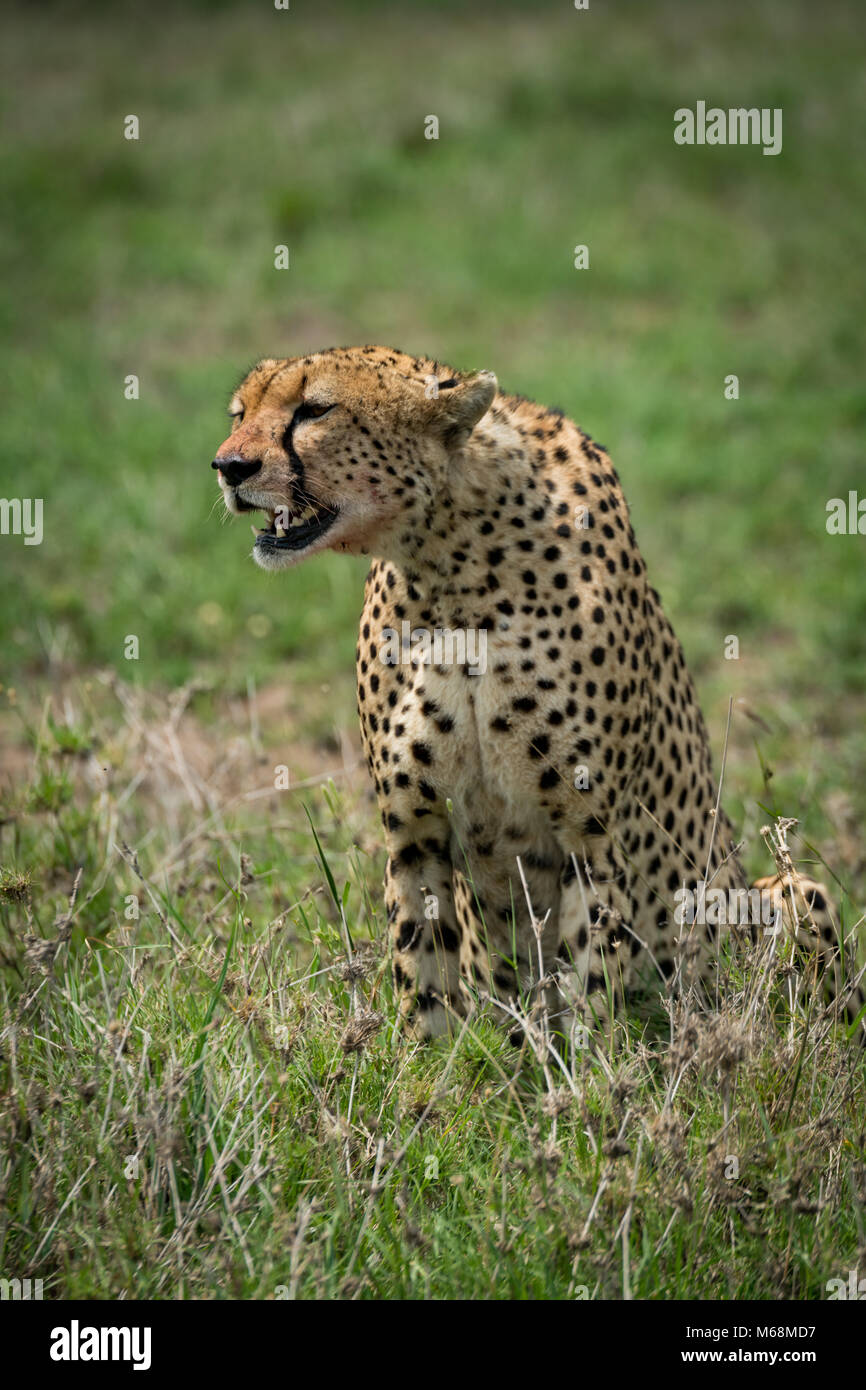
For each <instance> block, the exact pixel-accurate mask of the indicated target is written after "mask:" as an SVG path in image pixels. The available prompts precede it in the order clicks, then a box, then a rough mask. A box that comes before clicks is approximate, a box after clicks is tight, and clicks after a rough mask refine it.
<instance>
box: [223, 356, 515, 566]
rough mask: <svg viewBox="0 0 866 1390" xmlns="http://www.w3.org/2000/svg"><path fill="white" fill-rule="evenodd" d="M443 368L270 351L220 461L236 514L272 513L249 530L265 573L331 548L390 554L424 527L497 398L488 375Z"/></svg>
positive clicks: (247, 386)
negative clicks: (453, 466) (461, 451)
mask: <svg viewBox="0 0 866 1390" xmlns="http://www.w3.org/2000/svg"><path fill="white" fill-rule="evenodd" d="M435 367H436V364H435V363H429V362H425V361H418V360H416V359H414V358H410V357H406V356H404V354H402V353H395V352H391V351H390V349H384V348H346V349H334V350H331V351H329V352H323V353H318V354H316V355H314V356H312V357H304V358H289V359H284V360H276V359H272V358H268V359H266V360H265V361H263V362H260V363H259V364H258V365H257V366H256V367H254V368H253V370H252V371H251V372H250V373H249V374H248V375H247V377H246V378H245V379H244V381H242V382H241V384H240V386H239V387H238V389H237V390H236V391H235V393H234V395H233V396H232V399H231V403H230V405H229V414H230V416H231V417H232V428H231V433H230V434H229V436H228V438H227V439H225V440H224V441H223V443H222V444H221V445H220V447H219V449H218V450H217V455H216V458H215V459H214V461H213V465H212V466H213V467H214V468H215V469H217V470H218V480H219V485H220V488H221V490H222V495H223V500H224V501H225V505H226V507H227V509H228V510H229V511H230V512H232V513H234V514H239V513H241V512H254V511H261V512H264V513H265V515H266V518H267V525H265V526H264V527H256V526H254V527H253V533H254V535H255V544H254V546H253V559H254V560H255V561H256V563H257V564H258V565H260V566H261V568H262V569H267V570H278V569H288V568H289V567H290V566H292V565H295V564H297V563H298V562H299V561H300V560H303V559H306V558H307V557H308V556H310V555H314V554H315V553H316V552H317V551H319V550H324V549H333V550H342V551H348V552H350V553H353V554H366V553H369V552H375V553H376V554H385V553H388V550H389V544H390V543H391V542H395V541H396V537H397V536H399V535H400V534H407V533H411V532H412V530H413V529H414V528H415V527H416V526H418V525H423V522H424V517H425V516H426V515H427V514H429V512H430V510H431V508H432V506H433V503H434V499H435V496H436V493H437V491H438V489H439V487H440V486H441V485H442V483H443V481H444V479H445V477H446V475H447V469H448V466H449V461H450V460H451V459H452V456H453V454H454V452H455V450H457V449H458V448H459V447H460V446H461V445H462V443H463V442H464V441H465V439H466V437H467V436H468V434H469V432H470V430H471V429H472V426H473V425H474V424H475V422H476V421H477V420H478V419H479V418H480V417H481V415H483V414H484V413H485V411H486V410H487V409H488V407H489V405H490V403H491V401H492V400H493V397H494V395H495V393H496V378H495V377H494V376H493V375H492V373H489V372H484V373H480V374H478V375H477V376H470V377H459V376H454V375H450V374H448V375H446V376H443V377H442V381H441V383H440V381H439V378H438V377H437V376H436V375H435V372H433V369H434V368H435ZM439 370H440V371H441V370H442V369H439ZM431 373H433V374H432V376H431ZM431 380H432V381H434V382H435V383H436V385H435V387H433V388H432V390H431V386H430V383H431Z"/></svg>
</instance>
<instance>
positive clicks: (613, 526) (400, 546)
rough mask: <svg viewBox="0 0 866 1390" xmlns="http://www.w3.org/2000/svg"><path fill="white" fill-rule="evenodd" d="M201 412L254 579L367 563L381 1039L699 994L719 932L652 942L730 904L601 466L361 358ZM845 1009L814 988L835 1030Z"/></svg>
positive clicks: (826, 963)
mask: <svg viewBox="0 0 866 1390" xmlns="http://www.w3.org/2000/svg"><path fill="white" fill-rule="evenodd" d="M229 413H230V415H231V416H232V427H231V432H230V434H229V435H228V438H227V439H226V440H225V441H224V443H223V444H221V445H220V448H219V450H218V452H217V455H216V458H215V459H214V464H213V466H214V468H216V469H217V470H218V474H219V482H220V487H221V488H222V492H223V497H224V499H225V502H226V506H227V507H228V509H229V510H230V511H231V512H234V513H239V512H246V511H255V510H260V511H263V512H264V513H265V514H266V516H267V520H268V524H267V526H265V527H263V528H260V529H259V528H255V527H254V531H255V535H256V539H255V546H254V550H253V556H254V559H255V560H256V562H257V563H258V564H259V565H261V566H262V567H263V568H266V569H282V568H287V567H288V566H291V565H293V564H296V563H298V562H299V561H300V560H301V559H304V558H306V557H308V556H310V555H313V554H315V553H317V552H318V551H319V550H322V549H326V548H331V549H334V550H340V551H346V552H349V553H353V554H371V555H373V556H376V557H378V558H376V559H374V560H373V563H372V567H371V569H370V572H369V575H368V577H367V585H366V598H365V605H364V611H363V614H362V617H361V628H360V634H359V643H358V650H357V678H358V710H359V714H360V721H361V733H362V740H363V744H364V749H365V753H366V758H367V763H368V766H369V769H370V773H371V775H372V778H373V781H374V783H375V787H376V793H377V796H378V800H379V806H380V810H381V815H382V822H383V826H384V832H385V839H386V844H387V850H388V861H387V866H386V873H385V898H386V907H387V915H388V921H389V930H390V934H391V941H392V948H393V971H394V980H395V983H396V987H397V990H398V993H399V995H400V1000H401V1011H402V1013H403V1015H404V1018H405V1020H406V1023H407V1025H408V1026H409V1027H411V1028H412V1029H413V1030H414V1031H415V1032H416V1033H417V1034H419V1035H420V1036H423V1037H429V1036H432V1035H435V1034H437V1033H442V1032H446V1031H448V1030H449V1029H450V1027H451V1026H452V1021H453V1019H454V1018H455V1016H460V1015H465V1013H466V1010H467V1008H469V1007H478V1006H483V1007H487V1008H490V1009H492V1010H494V1011H495V1012H496V1013H497V1014H498V1015H499V1016H501V1018H502V1019H503V1021H504V1022H505V1023H506V1024H509V1025H510V1026H513V1024H514V1022H515V1020H519V1019H520V1017H521V1016H522V1015H521V1013H520V1010H521V1008H524V1007H526V1006H527V1004H528V1006H529V1008H530V1011H531V1010H532V1007H533V1003H532V1001H533V1000H535V1001H537V1000H538V998H539V997H541V998H542V1000H543V1002H544V1003H545V1005H546V1006H547V1007H549V1010H550V1012H551V1014H552V1016H553V1017H554V1019H555V1020H556V1025H555V1026H558V1027H559V1028H560V1029H562V1030H563V1031H565V1032H568V1031H569V1030H571V1029H573V1028H574V1027H577V1026H579V1027H581V1028H584V1027H589V1028H593V1027H596V1026H601V1025H604V1024H605V1022H606V1020H607V1019H608V1018H609V1014H610V1007H611V1005H613V1006H616V1005H617V1004H618V1003H620V1002H621V1001H622V1000H623V999H624V998H625V997H626V996H629V995H630V994H632V993H634V992H635V991H636V990H638V989H641V988H645V987H646V985H647V984H649V985H650V986H653V987H654V988H655V989H656V990H657V991H658V989H659V988H662V989H664V990H673V989H693V990H695V991H696V993H697V994H698V996H700V995H701V994H702V993H704V995H705V996H706V994H707V993H709V992H710V991H708V990H707V989H706V987H707V986H708V985H709V984H710V982H711V978H712V969H713V962H714V960H715V958H716V951H715V949H714V948H715V947H717V946H718V943H719V938H720V934H721V932H722V931H724V930H726V927H725V926H724V924H722V923H721V922H720V921H719V920H718V919H717V920H716V922H715V923H713V922H707V923H702V924H701V925H700V926H698V925H695V924H694V923H686V924H684V923H683V919H682V918H680V919H679V920H677V913H676V910H675V903H676V899H677V894H678V891H679V890H681V889H683V888H687V889H689V890H691V889H693V888H695V887H696V886H700V885H704V887H706V886H707V885H709V884H711V885H712V887H713V889H714V890H722V891H723V892H727V893H730V894H731V895H739V894H741V893H742V892H743V890H744V889H745V888H746V883H745V879H744V876H743V870H742V868H741V865H740V861H739V858H738V855H737V847H736V845H735V843H734V837H733V834H732V831H731V826H730V823H729V821H728V820H727V817H726V816H725V814H724V811H723V810H722V809H721V807H718V808H717V806H716V801H717V786H716V781H715V778H714V776H713V769H712V764H711V757H710V747H709V739H708V737H707V731H706V728H705V726H704V722H703V718H702V715H701V711H700V708H699V706H698V703H697V699H696V696H695V691H694V687H693V685H692V682H691V678H690V676H689V673H688V671H687V669H686V665H685V661H684V658H683V654H682V650H681V648H680V644H679V642H678V641H677V638H676V637H675V635H674V633H673V630H672V628H671V626H670V624H669V622H668V620H667V618H666V616H665V614H664V611H663V609H662V605H661V602H660V599H659V596H658V594H657V593H656V591H655V590H654V589H653V588H652V587H651V586H650V585H649V583H648V582H647V578H646V569H645V565H644V562H643V559H642V557H641V554H640V551H639V549H638V546H637V543H636V541H635V537H634V532H633V530H632V527H631V523H630V520H629V514H628V508H627V505H626V502H625V498H624V496H623V494H622V490H621V488H620V484H619V479H618V478H617V474H616V472H615V470H614V468H613V465H612V464H611V461H610V459H609V457H608V455H607V453H606V451H605V449H604V448H603V446H602V445H600V444H597V443H595V442H594V441H593V440H592V439H591V438H590V437H589V435H587V434H586V433H584V432H583V431H582V430H581V429H579V428H578V427H577V426H576V425H575V424H573V423H572V421H570V420H569V419H567V418H566V417H565V416H564V415H563V414H562V412H561V411H558V410H549V409H546V408H544V407H543V406H539V405H536V404H535V403H533V402H531V401H528V400H525V399H523V398H522V397H519V396H509V395H506V394H504V393H502V392H500V391H499V389H498V384H497V381H496V378H495V376H493V374H492V373H491V372H477V373H469V374H463V373H459V372H456V371H453V370H452V369H451V368H449V367H445V366H442V365H440V364H439V363H437V362H434V361H431V360H429V359H423V358H421V359H419V358H413V357H409V356H407V355H405V354H404V353H401V352H397V351H393V350H391V349H389V348H383V347H363V348H345V349H331V350H328V351H326V352H320V353H315V354H312V355H310V356H307V357H295V358H288V359H276V358H269V359H266V360H265V361H263V362H260V363H259V364H258V366H256V367H255V368H254V369H253V370H252V371H251V372H250V373H249V374H248V375H247V377H246V378H245V379H244V380H243V381H242V383H241V384H240V386H239V387H238V389H237V390H236V391H235V393H234V395H233V397H232V400H231V404H230V408H229ZM466 634H470V635H473V634H474V635H475V637H483V639H484V643H483V645H484V654H485V659H484V661H483V662H482V663H479V662H477V661H476V662H475V663H474V664H471V663H470V662H469V661H467V660H464V659H463V658H462V656H461V652H462V651H463V650H464V647H463V646H461V643H460V641H459V640H458V639H459V638H460V637H461V635H464V636H465V635H466ZM437 636H438V637H440V638H442V639H443V640H441V641H440V642H439V644H438V645H437ZM425 637H426V639H427V640H426V641H423V640H422V639H424V638H425ZM445 637H447V638H448V642H447V643H446V642H445V641H444V638H445ZM473 650H474V651H476V653H477V650H478V643H477V642H476V643H475V644H474V645H473ZM783 878H784V876H782V877H777V878H776V879H773V880H765V881H763V885H762V886H763V888H764V889H765V890H766V891H769V892H771V893H772V894H773V895H774V900H775V901H778V903H779V904H780V906H781V907H782V909H783V912H784V914H786V921H787V930H788V933H789V935H790V936H792V937H793V938H794V940H795V941H796V942H799V943H800V944H801V945H802V946H803V949H804V950H806V951H812V952H815V951H817V953H818V954H819V955H820V957H821V963H822V967H824V968H825V975H826V978H827V979H828V980H829V982H830V988H831V990H837V991H838V990H840V989H841V988H842V982H841V980H840V974H839V960H840V951H839V943H838V932H837V929H836V927H835V923H834V920H833V918H832V915H831V914H830V910H829V908H828V907H827V905H826V902H825V900H824V898H825V895H824V894H823V890H820V888H819V885H809V884H808V883H805V881H804V880H798V889H799V888H805V890H806V892H807V896H806V898H805V899H804V898H803V897H802V896H799V897H797V898H796V899H795V894H794V892H793V891H792V889H791V885H790V882H789V881H787V880H785V881H783ZM810 887H811V890H812V891H811V893H809V892H808V890H809V888H810ZM752 935H754V931H753V932H752ZM542 980H543V981H544V984H543V988H542V987H540V986H539V982H540V981H542ZM861 998H862V996H860V995H857V994H854V995H852V993H851V991H850V990H848V991H847V993H846V992H845V991H844V990H843V991H842V999H843V1002H845V1003H846V1005H847V1011H848V1015H849V1017H852V1016H853V1012H854V1011H855V1010H856V1009H857V1008H858V1007H859V1000H860V999H861Z"/></svg>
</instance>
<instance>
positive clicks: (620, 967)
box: [552, 837, 641, 1045]
mask: <svg viewBox="0 0 866 1390" xmlns="http://www.w3.org/2000/svg"><path fill="white" fill-rule="evenodd" d="M590 846H591V847H590ZM560 892H561V900H560V940H559V948H558V951H557V956H558V959H559V960H560V961H561V962H562V963H563V966H562V969H561V970H560V972H559V977H558V979H559V994H560V998H561V1001H562V1002H561V1004H560V1006H559V1008H558V1009H557V1010H556V1012H555V1014H554V1018H553V1020H552V1021H553V1023H554V1026H555V1028H556V1031H557V1032H558V1033H562V1034H564V1035H566V1036H571V1037H572V1038H575V1037H576V1036H577V1034H578V1033H579V1034H580V1035H581V1037H583V1038H584V1039H585V1038H586V1035H587V1034H591V1033H593V1032H597V1031H602V1032H603V1031H606V1030H607V1028H608V1027H609V1025H610V1021H611V1018H612V1016H613V1014H614V1013H615V1011H616V1010H617V1009H618V1008H619V1007H620V1006H621V1005H622V1003H623V1000H624V999H625V997H626V995H627V993H628V991H629V989H630V988H631V985H632V982H633V976H634V959H635V955H636V954H638V955H639V954H640V949H641V948H640V946H639V944H638V942H637V938H636V937H635V935H634V933H633V931H632V930H631V924H632V919H633V916H634V903H633V901H632V899H631V897H630V896H629V893H628V875H627V870H626V866H625V864H624V863H623V862H622V859H621V856H620V854H619V852H618V851H617V849H616V846H615V844H614V842H613V841H612V840H610V839H608V838H607V837H604V838H600V839H597V840H593V841H591V842H590V845H587V846H581V847H580V848H578V849H577V850H572V851H570V852H569V853H568V854H567V855H566V857H565V864H564V867H563V870H562V877H561V882H560ZM633 943H634V944H633ZM576 1030H577V1032H576ZM580 1045H586V1044H585V1041H583V1042H580Z"/></svg>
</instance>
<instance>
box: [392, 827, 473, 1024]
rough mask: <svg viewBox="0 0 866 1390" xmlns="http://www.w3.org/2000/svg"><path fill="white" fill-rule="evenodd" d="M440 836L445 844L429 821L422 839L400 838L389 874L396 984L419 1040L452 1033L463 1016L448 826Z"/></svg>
mask: <svg viewBox="0 0 866 1390" xmlns="http://www.w3.org/2000/svg"><path fill="white" fill-rule="evenodd" d="M440 834H441V835H442V840H441V842H440V841H439V840H437V838H436V836H435V833H433V828H432V827H431V823H430V819H429V818H428V819H427V820H425V824H424V837H423V839H420V840H407V839H401V840H399V841H398V840H397V839H396V838H395V839H394V841H393V843H390V844H389V856H388V863H387V867H386V870H385V904H386V907H387V912H388V922H389V924H390V932H391V942H392V948H393V971H394V984H395V986H396V988H397V992H398V995H399V998H400V1014H401V1016H402V1018H403V1019H404V1020H405V1022H406V1025H407V1026H408V1027H409V1028H410V1030H411V1031H412V1032H413V1033H414V1035H415V1036H416V1037H418V1038H433V1037H438V1036H440V1035H441V1034H444V1033H447V1032H449V1031H450V1030H451V1028H452V1027H453V1018H454V1015H455V1013H457V1014H460V1013H462V1012H463V1007H462V999H461V995H460V932H459V927H458V924H457V918H456V913H455V909H454V898H453V893H452V872H451V859H450V855H448V852H447V838H446V837H447V825H443V826H442V827H440Z"/></svg>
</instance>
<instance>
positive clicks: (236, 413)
mask: <svg viewBox="0 0 866 1390" xmlns="http://www.w3.org/2000/svg"><path fill="white" fill-rule="evenodd" d="M243 418H244V412H243V407H241V409H240V410H230V411H229V419H230V420H237V422H238V424H240V422H241V420H242V419H243Z"/></svg>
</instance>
